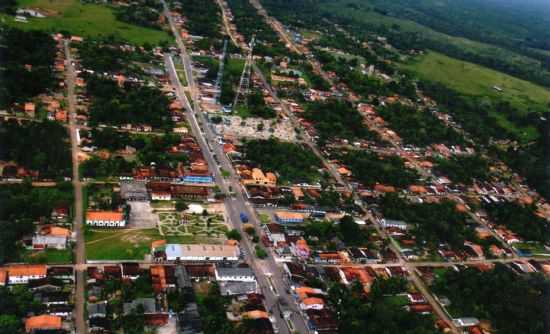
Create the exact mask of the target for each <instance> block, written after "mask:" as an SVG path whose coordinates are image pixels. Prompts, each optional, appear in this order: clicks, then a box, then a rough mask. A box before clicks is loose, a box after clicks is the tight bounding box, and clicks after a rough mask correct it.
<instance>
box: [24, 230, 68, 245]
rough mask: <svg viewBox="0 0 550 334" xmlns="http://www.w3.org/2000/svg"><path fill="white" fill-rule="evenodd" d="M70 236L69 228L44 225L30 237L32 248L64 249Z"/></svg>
mask: <svg viewBox="0 0 550 334" xmlns="http://www.w3.org/2000/svg"><path fill="white" fill-rule="evenodd" d="M70 236H71V231H70V230H69V229H66V228H63V227H58V226H52V225H50V226H44V227H42V228H40V230H39V231H38V232H37V233H36V234H35V235H34V236H33V237H32V248H33V249H46V248H53V249H65V248H67V241H68V240H69V238H70Z"/></svg>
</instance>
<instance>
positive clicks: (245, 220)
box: [239, 212, 248, 223]
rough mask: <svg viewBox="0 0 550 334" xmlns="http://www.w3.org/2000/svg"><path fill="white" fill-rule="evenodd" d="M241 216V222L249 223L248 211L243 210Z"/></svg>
mask: <svg viewBox="0 0 550 334" xmlns="http://www.w3.org/2000/svg"><path fill="white" fill-rule="evenodd" d="M239 217H240V218H241V222H243V223H248V216H247V215H246V213H244V212H241V213H240V214H239Z"/></svg>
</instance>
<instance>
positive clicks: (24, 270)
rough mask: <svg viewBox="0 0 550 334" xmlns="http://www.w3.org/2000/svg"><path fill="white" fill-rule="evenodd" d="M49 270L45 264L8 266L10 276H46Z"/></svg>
mask: <svg viewBox="0 0 550 334" xmlns="http://www.w3.org/2000/svg"><path fill="white" fill-rule="evenodd" d="M47 272H48V270H47V268H46V265H45V264H16V265H13V266H9V267H8V274H9V276H41V275H43V276H45V275H46V274H47Z"/></svg>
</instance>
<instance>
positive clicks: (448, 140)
mask: <svg viewBox="0 0 550 334" xmlns="http://www.w3.org/2000/svg"><path fill="white" fill-rule="evenodd" d="M378 112H379V113H380V116H382V117H383V118H384V120H385V121H386V122H388V123H389V127H390V128H391V129H393V130H395V131H396V132H397V133H398V134H399V136H400V137H401V138H402V139H403V140H404V141H405V142H406V143H410V144H413V145H417V146H425V145H430V144H439V143H444V144H449V145H457V144H463V143H464V138H462V136H461V135H460V134H458V133H457V132H456V131H455V130H454V129H452V128H450V127H447V126H446V125H445V124H443V122H442V121H440V120H439V119H437V118H436V117H435V116H434V115H433V114H431V113H429V112H428V111H422V110H417V109H415V108H413V107H408V106H405V105H403V104H400V103H395V104H390V105H388V106H386V107H381V108H378Z"/></svg>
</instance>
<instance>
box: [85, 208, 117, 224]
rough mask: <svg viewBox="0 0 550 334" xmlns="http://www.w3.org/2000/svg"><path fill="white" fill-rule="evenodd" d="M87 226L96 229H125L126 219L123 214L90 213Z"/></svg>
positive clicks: (87, 216)
mask: <svg viewBox="0 0 550 334" xmlns="http://www.w3.org/2000/svg"><path fill="white" fill-rule="evenodd" d="M86 225H89V226H96V227H124V226H126V219H124V214H123V213H122V212H115V211H88V213H87V214H86Z"/></svg>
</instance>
